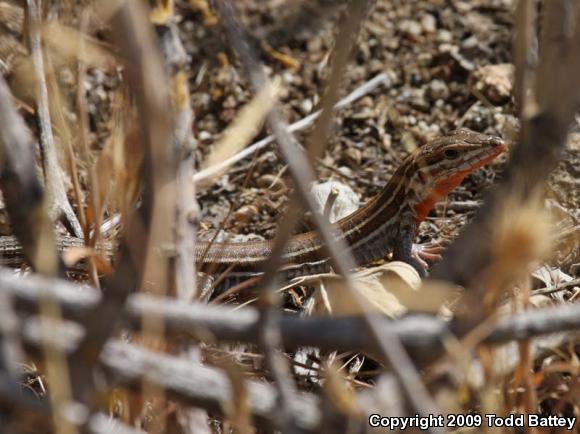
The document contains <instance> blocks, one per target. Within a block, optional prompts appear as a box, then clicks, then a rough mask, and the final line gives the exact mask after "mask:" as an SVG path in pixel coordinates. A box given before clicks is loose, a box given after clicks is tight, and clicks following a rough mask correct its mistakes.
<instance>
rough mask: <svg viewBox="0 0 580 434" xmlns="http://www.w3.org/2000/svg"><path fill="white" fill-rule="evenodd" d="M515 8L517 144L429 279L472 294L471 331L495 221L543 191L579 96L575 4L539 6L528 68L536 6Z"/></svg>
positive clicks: (562, 0) (579, 27) (468, 307)
mask: <svg viewBox="0 0 580 434" xmlns="http://www.w3.org/2000/svg"><path fill="white" fill-rule="evenodd" d="M519 3H520V4H519V10H518V18H519V19H518V20H517V21H518V23H519V28H518V31H517V34H518V38H519V39H518V40H516V47H515V48H516V49H515V54H516V56H515V57H516V59H515V62H516V70H517V72H516V77H517V79H518V82H517V83H516V89H519V91H518V90H517V91H516V94H517V95H518V96H519V97H520V99H521V101H519V103H520V105H521V122H522V129H521V135H520V139H519V144H518V145H517V146H516V147H515V148H514V150H513V153H512V158H511V161H510V164H509V166H508V168H507V171H506V173H505V176H504V178H503V179H502V180H501V181H500V183H499V185H498V186H497V188H496V189H495V190H494V191H493V192H491V193H490V194H489V195H488V196H487V198H486V199H485V201H484V204H483V206H482V207H481V209H480V212H479V214H478V215H477V216H476V218H475V219H474V220H473V221H472V222H471V223H470V224H469V225H468V226H467V228H466V229H465V231H464V232H463V233H462V234H461V235H460V236H459V237H458V238H457V240H456V241H455V242H454V243H453V244H452V245H451V247H450V248H449V249H448V250H447V253H446V255H445V258H444V260H443V262H441V263H440V264H439V265H438V266H437V267H436V268H435V269H434V270H433V273H432V276H431V277H432V279H437V280H445V281H449V282H453V283H456V284H459V285H462V286H463V287H465V288H468V289H470V291H469V292H468V294H467V295H466V297H465V299H464V300H463V302H462V303H460V308H461V309H462V311H463V312H469V316H470V317H471V318H470V322H471V323H472V324H473V323H475V322H479V321H480V320H481V319H482V316H481V315H483V314H484V313H483V309H481V300H482V296H483V287H482V286H483V285H481V283H482V282H484V281H485V279H482V276H484V273H485V270H487V269H489V267H490V265H491V264H492V263H493V260H494V258H493V257H492V254H491V252H492V249H493V245H492V242H491V240H492V239H493V236H491V235H492V234H493V230H494V225H495V224H496V221H495V219H496V217H497V216H498V215H500V214H501V212H502V211H503V210H507V208H506V207H508V206H509V204H510V203H511V204H514V203H516V204H521V205H524V204H526V203H529V202H530V201H532V200H533V199H534V197H536V194H537V192H538V191H539V190H540V189H541V188H542V187H543V185H544V184H545V182H546V180H547V178H548V176H549V174H550V172H551V171H552V169H554V167H555V166H556V163H557V161H558V157H559V155H560V153H561V151H562V150H563V148H564V147H565V144H566V138H567V133H568V129H569V127H570V124H571V122H572V120H573V117H574V110H575V108H576V106H577V102H578V100H579V96H580V85H579V83H578V79H579V77H580V19H579V18H580V4H578V3H577V2H574V1H571V0H553V1H549V2H546V3H544V6H545V9H544V11H543V22H542V41H541V44H540V61H539V64H538V65H537V67H535V68H533V66H534V65H532V64H531V62H530V60H529V59H530V58H531V56H530V52H531V51H530V50H531V48H530V47H531V46H533V43H532V42H531V39H532V36H531V35H532V34H533V33H534V32H533V31H529V29H528V28H526V26H531V25H533V24H534V23H533V19H529V17H530V16H531V15H530V14H532V7H531V4H532V3H533V2H527V0H521V1H520V2H519ZM555 65H557V67H555ZM528 83H530V87H531V89H528V85H527V84H528ZM507 211H509V210H507ZM478 315H480V316H479V318H477V316H478ZM472 321H473V322H472Z"/></svg>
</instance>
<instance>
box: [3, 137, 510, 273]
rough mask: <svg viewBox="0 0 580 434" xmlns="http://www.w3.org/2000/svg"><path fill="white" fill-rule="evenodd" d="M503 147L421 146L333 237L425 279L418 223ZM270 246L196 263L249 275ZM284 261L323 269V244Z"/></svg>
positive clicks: (311, 242) (295, 241)
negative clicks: (417, 239)
mask: <svg viewBox="0 0 580 434" xmlns="http://www.w3.org/2000/svg"><path fill="white" fill-rule="evenodd" d="M506 148H507V145H506V143H505V142H504V141H503V140H502V139H500V138H498V137H495V136H490V135H485V134H479V133H475V132H472V131H469V130H466V129H460V130H456V131H453V132H451V133H450V134H448V135H445V136H442V137H440V138H437V139H435V140H433V141H431V142H429V143H427V144H425V145H424V146H421V147H420V148H418V149H417V150H415V151H414V152H413V153H411V154H410V155H409V156H408V157H407V158H406V159H405V160H404V161H403V163H402V164H401V165H400V167H399V168H398V169H397V170H396V171H395V173H394V175H393V176H392V177H391V179H390V180H389V182H388V183H387V184H386V185H385V187H384V188H383V190H382V191H381V192H380V193H379V194H378V195H377V196H376V197H374V198H373V199H372V200H370V201H369V202H368V203H367V204H366V205H365V206H363V207H362V208H360V209H358V210H357V211H356V212H354V213H353V214H351V215H349V216H347V217H345V218H343V219H341V220H339V221H338V222H337V223H336V226H337V227H338V229H340V231H337V234H338V236H340V237H342V238H344V239H345V240H346V242H347V243H348V244H349V245H350V247H351V249H352V254H353V256H354V259H355V261H356V262H357V264H360V265H363V264H367V263H369V262H372V261H374V260H378V259H380V258H383V257H385V256H386V255H387V254H389V253H392V255H393V259H396V260H400V261H404V262H407V263H409V264H411V265H413V266H414V267H415V268H416V269H417V270H418V271H419V272H420V274H423V273H424V268H425V262H424V261H423V258H428V257H429V253H428V252H422V251H421V249H416V248H415V247H414V245H413V240H414V238H415V235H416V233H417V230H418V227H419V225H420V223H421V222H422V221H423V220H424V219H425V218H426V216H427V214H428V213H429V211H430V210H431V209H432V208H433V206H434V205H435V203H436V202H437V201H438V200H439V199H441V198H443V197H444V196H446V195H447V194H448V193H449V192H450V191H451V190H453V189H454V188H455V187H456V186H458V185H459V184H460V183H461V181H462V180H463V179H464V178H465V177H466V176H467V175H468V174H470V173H471V172H473V171H475V170H476V169H478V168H480V167H482V166H483V165H485V164H487V163H489V162H491V161H492V160H493V159H494V158H496V157H497V156H498V155H500V154H501V153H502V152H504V151H505V150H506ZM82 245H83V243H82V240H80V239H76V238H73V237H64V238H62V237H61V238H59V240H58V247H59V249H61V250H63V249H66V248H67V247H72V246H82ZM103 246H104V247H103ZM100 249H101V250H102V251H103V252H104V253H105V254H110V253H111V251H112V249H111V248H110V247H107V245H106V244H105V243H104V244H102V245H101V246H100ZM271 249H272V243H271V241H250V242H243V243H229V242H224V243H213V244H211V245H209V244H208V243H207V242H198V243H197V244H196V251H195V253H196V258H195V259H196V262H197V263H198V265H202V264H203V265H210V264H211V265H214V266H235V267H236V269H237V270H241V273H242V274H244V273H246V274H248V273H249V274H255V273H256V272H258V271H260V266H261V265H263V263H264V261H265V260H266V259H267V258H268V256H269V255H270V253H271ZM23 259H24V258H23V257H22V250H21V248H20V245H19V244H18V242H17V241H16V239H15V238H13V237H0V263H1V264H2V265H18V264H20V263H22V262H23ZM284 260H285V261H286V263H288V264H290V267H289V270H293V271H290V272H289V273H288V275H289V277H292V276H293V275H296V274H307V273H311V272H320V270H321V268H323V269H324V268H328V267H329V262H328V255H327V254H326V251H325V248H324V243H323V242H322V240H321V238H320V236H319V235H318V233H317V232H315V231H312V232H307V233H303V234H299V235H296V236H294V237H292V238H291V239H290V241H289V243H288V245H287V247H286V251H285V253H284Z"/></svg>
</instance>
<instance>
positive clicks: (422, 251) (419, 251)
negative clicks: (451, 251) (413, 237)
mask: <svg viewBox="0 0 580 434" xmlns="http://www.w3.org/2000/svg"><path fill="white" fill-rule="evenodd" d="M443 249H444V247H443V246H442V245H441V244H438V243H426V244H413V247H412V248H411V256H412V257H413V259H415V260H416V261H417V262H418V263H419V264H421V266H422V267H423V269H424V270H425V271H426V270H428V269H429V264H428V263H427V261H429V262H437V261H440V260H441V253H442V252H443Z"/></svg>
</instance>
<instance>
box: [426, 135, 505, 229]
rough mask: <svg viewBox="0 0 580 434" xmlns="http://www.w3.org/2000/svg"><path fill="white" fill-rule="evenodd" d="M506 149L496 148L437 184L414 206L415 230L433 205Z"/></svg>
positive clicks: (502, 147)
mask: <svg viewBox="0 0 580 434" xmlns="http://www.w3.org/2000/svg"><path fill="white" fill-rule="evenodd" d="M505 149H506V147H505V146H501V147H498V149H497V151H496V152H494V153H492V154H491V155H490V156H489V157H487V158H484V159H483V160H481V161H478V162H477V163H476V164H474V165H473V166H471V167H469V168H467V169H466V170H462V171H458V172H457V173H455V174H454V175H452V176H450V177H449V178H447V179H444V180H442V181H440V182H439V183H437V184H436V185H435V187H434V188H433V190H432V191H431V192H430V193H429V194H428V195H427V197H426V198H425V199H424V200H423V201H421V202H419V203H418V204H417V205H416V206H415V211H416V212H417V218H416V220H415V223H416V224H417V228H418V227H419V224H420V223H421V222H422V221H423V220H425V218H427V215H428V214H429V212H430V211H431V210H432V209H433V207H434V206H435V204H436V203H437V202H438V201H439V200H440V199H442V198H443V197H445V196H447V194H449V192H451V191H452V190H453V189H455V187H457V186H458V185H459V184H461V181H463V179H464V178H465V177H466V176H467V175H469V174H470V173H471V172H474V171H475V170H477V169H479V168H480V167H482V166H485V165H486V164H487V163H489V162H491V161H493V160H494V159H495V158H496V157H497V156H498V155H500V154H501V153H502V152H504V151H505Z"/></svg>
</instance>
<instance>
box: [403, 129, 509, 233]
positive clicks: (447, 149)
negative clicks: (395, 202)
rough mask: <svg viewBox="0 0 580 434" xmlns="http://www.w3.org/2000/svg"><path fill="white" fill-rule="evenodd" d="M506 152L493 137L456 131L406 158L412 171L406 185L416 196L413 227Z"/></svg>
mask: <svg viewBox="0 0 580 434" xmlns="http://www.w3.org/2000/svg"><path fill="white" fill-rule="evenodd" d="M506 149H507V143H506V142H505V141H504V140H502V139H501V138H499V137H497V136H491V135H487V134H480V133H476V132H473V131H470V130H468V129H464V128H462V129H458V130H455V131H452V132H451V133H449V134H447V135H445V136H442V137H439V138H437V139H435V140H432V141H431V142H429V143H427V144H426V145H424V146H422V147H420V148H419V149H417V150H416V151H415V152H413V153H412V154H411V155H410V156H409V157H408V158H409V160H408V162H409V163H410V166H412V167H413V168H414V171H413V176H412V178H411V180H410V181H411V182H410V184H409V186H410V188H412V189H413V190H414V191H415V193H416V198H417V202H416V205H415V210H416V213H417V223H419V222H421V221H423V220H424V219H425V217H426V216H427V214H428V213H429V211H430V210H431V208H433V206H434V205H435V203H436V202H437V201H438V200H439V199H441V198H443V197H444V196H446V195H447V194H448V193H449V192H450V191H451V190H453V189H454V188H455V187H457V186H458V185H459V184H460V183H461V181H463V179H464V178H465V177H466V176H467V175H469V174H470V173H471V172H473V171H475V170H477V169H479V168H480V167H482V166H484V165H486V164H488V163H489V162H491V161H492V160H493V159H495V158H496V157H497V156H498V155H500V154H501V153H503V152H504V151H505V150H506Z"/></svg>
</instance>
